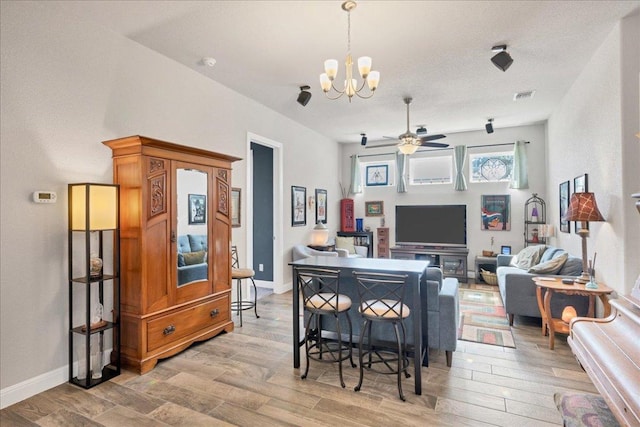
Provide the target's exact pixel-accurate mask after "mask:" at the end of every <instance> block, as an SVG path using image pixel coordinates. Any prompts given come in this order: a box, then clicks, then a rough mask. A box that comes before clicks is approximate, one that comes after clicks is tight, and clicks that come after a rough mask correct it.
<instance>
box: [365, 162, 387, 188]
mask: <svg viewBox="0 0 640 427" xmlns="http://www.w3.org/2000/svg"><path fill="white" fill-rule="evenodd" d="M366 177H367V180H366V184H367V187H372V186H377V185H389V165H371V166H367V171H366Z"/></svg>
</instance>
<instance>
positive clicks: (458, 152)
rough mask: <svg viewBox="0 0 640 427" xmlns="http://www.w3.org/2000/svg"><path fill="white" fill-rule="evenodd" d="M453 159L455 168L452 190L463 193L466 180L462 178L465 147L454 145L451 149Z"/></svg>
mask: <svg viewBox="0 0 640 427" xmlns="http://www.w3.org/2000/svg"><path fill="white" fill-rule="evenodd" d="M453 158H454V163H455V166H456V179H455V181H454V183H453V189H454V190H456V191H464V190H466V189H467V180H466V178H465V177H464V163H465V161H466V160H467V146H466V145H456V147H455V148H454V149H453Z"/></svg>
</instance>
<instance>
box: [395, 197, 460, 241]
mask: <svg viewBox="0 0 640 427" xmlns="http://www.w3.org/2000/svg"><path fill="white" fill-rule="evenodd" d="M396 244H397V245H407V246H424V247H433V246H447V247H466V246H467V206H466V205H413V206H396Z"/></svg>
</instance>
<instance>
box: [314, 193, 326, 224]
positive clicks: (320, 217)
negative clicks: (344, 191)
mask: <svg viewBox="0 0 640 427" xmlns="http://www.w3.org/2000/svg"><path fill="white" fill-rule="evenodd" d="M319 222H322V223H323V224H326V223H327V190H322V189H319V188H316V224H317V223H319Z"/></svg>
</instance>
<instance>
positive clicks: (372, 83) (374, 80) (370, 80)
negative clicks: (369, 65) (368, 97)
mask: <svg viewBox="0 0 640 427" xmlns="http://www.w3.org/2000/svg"><path fill="white" fill-rule="evenodd" d="M378 83H380V73H379V72H378V71H371V72H370V73H369V75H368V76H367V84H368V85H369V89H370V90H372V91H374V90H376V89H377V88H378Z"/></svg>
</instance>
